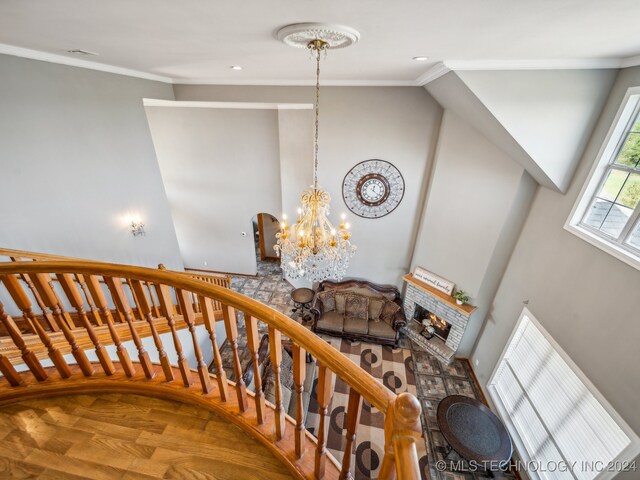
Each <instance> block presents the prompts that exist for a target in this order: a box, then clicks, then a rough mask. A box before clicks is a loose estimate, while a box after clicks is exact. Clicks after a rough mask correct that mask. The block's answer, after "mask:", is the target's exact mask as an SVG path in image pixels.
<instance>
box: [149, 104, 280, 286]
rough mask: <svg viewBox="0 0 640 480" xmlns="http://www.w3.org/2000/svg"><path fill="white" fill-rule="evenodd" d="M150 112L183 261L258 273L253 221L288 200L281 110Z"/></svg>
mask: <svg viewBox="0 0 640 480" xmlns="http://www.w3.org/2000/svg"><path fill="white" fill-rule="evenodd" d="M147 116H148V119H149V125H150V126H151V132H152V134H153V140H154V144H155V147H156V152H157V155H158V161H159V163H160V170H161V171H162V178H163V180H164V184H165V188H166V191H167V197H168V199H169V205H170V207H171V213H172V215H173V219H174V223H175V228H176V232H177V235H178V243H179V244H180V252H181V254H182V259H183V261H184V264H185V267H190V268H198V269H202V268H204V269H210V270H216V271H221V272H231V273H242V274H249V275H253V274H255V273H256V258H255V246H254V241H253V230H252V225H251V220H252V218H253V217H254V216H255V215H256V214H257V213H259V212H273V213H274V214H277V213H278V212H280V209H281V205H282V200H281V196H280V157H279V151H278V114H277V111H276V110H239V109H213V108H182V107H147ZM242 232H245V233H246V236H245V237H243V236H242V235H241V233H242ZM205 262H206V265H205Z"/></svg>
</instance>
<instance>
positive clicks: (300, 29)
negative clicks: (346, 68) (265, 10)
mask: <svg viewBox="0 0 640 480" xmlns="http://www.w3.org/2000/svg"><path fill="white" fill-rule="evenodd" d="M276 38H277V39H278V40H280V41H281V42H284V43H286V44H287V45H290V46H292V47H297V48H308V47H309V42H311V41H312V40H322V41H323V42H326V43H327V46H328V48H330V49H332V50H333V49H336V48H344V47H348V46H349V45H353V44H354V43H357V42H358V40H360V33H359V32H358V31H357V30H355V29H353V28H351V27H346V26H344V25H332V24H327V23H294V24H293V25H287V26H286V27H282V28H281V29H280V30H278V31H277V32H276Z"/></svg>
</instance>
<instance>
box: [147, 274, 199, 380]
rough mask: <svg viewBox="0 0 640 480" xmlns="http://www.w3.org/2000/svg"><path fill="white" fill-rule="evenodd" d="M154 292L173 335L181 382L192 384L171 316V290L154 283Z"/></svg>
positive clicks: (187, 363)
mask: <svg viewBox="0 0 640 480" xmlns="http://www.w3.org/2000/svg"><path fill="white" fill-rule="evenodd" d="M155 287H156V293H157V294H158V301H159V302H160V309H161V310H162V314H163V315H164V317H165V318H166V319H167V324H168V325H169V328H170V329H171V336H172V337H173V346H174V348H175V349H176V354H177V355H178V368H179V369H180V375H182V382H183V383H184V385H185V387H189V386H191V385H192V384H193V378H192V376H191V370H190V369H189V362H188V361H187V359H186V358H185V357H184V353H183V352H182V343H181V342H180V338H179V337H178V332H177V331H176V324H175V320H174V318H173V300H172V299H171V290H170V289H169V287H168V286H167V285H160V284H156V285H155Z"/></svg>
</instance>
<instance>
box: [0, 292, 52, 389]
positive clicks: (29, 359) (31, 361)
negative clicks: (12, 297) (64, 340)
mask: <svg viewBox="0 0 640 480" xmlns="http://www.w3.org/2000/svg"><path fill="white" fill-rule="evenodd" d="M0 321H1V322H2V324H3V325H4V328H6V330H7V332H8V333H9V336H10V337H11V340H13V343H14V344H15V346H16V347H18V349H19V350H20V352H21V353H22V359H23V360H24V363H26V364H27V366H28V367H29V370H31V373H33V376H34V377H36V380H38V381H39V382H43V381H45V380H46V379H47V377H48V375H47V372H45V371H44V367H43V366H42V365H41V364H40V361H39V360H38V357H36V354H35V353H33V352H32V351H31V350H30V349H29V347H27V344H26V343H25V342H24V339H23V338H22V334H21V333H20V329H19V328H18V326H17V325H16V323H15V322H14V321H13V318H11V317H10V316H9V315H8V314H7V313H6V312H5V311H4V305H3V304H2V302H0Z"/></svg>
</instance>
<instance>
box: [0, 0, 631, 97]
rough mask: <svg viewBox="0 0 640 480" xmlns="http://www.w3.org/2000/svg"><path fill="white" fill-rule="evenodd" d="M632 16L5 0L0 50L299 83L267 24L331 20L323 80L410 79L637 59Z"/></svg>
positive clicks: (405, 4)
mask: <svg viewBox="0 0 640 480" xmlns="http://www.w3.org/2000/svg"><path fill="white" fill-rule="evenodd" d="M639 17H640V4H639V3H638V2H637V0H617V1H616V2H604V1H602V0H554V1H550V0H534V1H529V2H520V1H514V0H483V1H477V0H448V1H442V0H397V1H388V0H384V1H383V0H349V1H344V0H322V1H319V2H318V1H316V2H313V1H311V0H269V1H264V0H244V1H241V2H233V1H224V2H223V1H203V0H182V1H179V2H177V1H169V0H136V1H130V0H109V1H104V0H83V1H77V0H30V1H24V0H2V2H0V43H1V44H3V45H0V53H13V54H21V55H22V56H32V57H34V58H36V57H37V56H38V54H39V53H38V52H40V53H41V52H44V57H43V56H42V55H41V57H40V58H41V59H49V60H52V61H56V59H57V60H61V63H65V60H64V59H65V58H71V59H72V60H70V62H73V61H77V59H78V57H74V56H73V55H72V54H69V53H67V51H68V50H73V49H82V50H87V51H91V52H96V53H98V54H99V55H98V56H84V57H80V60H82V61H91V62H97V63H100V64H106V65H109V66H112V67H118V68H122V69H130V70H134V71H137V72H142V73H143V74H145V75H147V76H149V75H155V76H158V78H159V79H164V80H167V81H173V82H176V83H220V84H285V85H286V84H304V83H309V82H310V81H312V79H313V73H314V72H313V66H312V65H311V64H310V62H306V61H305V58H306V54H305V53H304V52H301V51H297V50H294V49H292V48H289V47H287V46H285V45H283V44H281V43H279V42H278V41H277V40H276V39H275V38H274V32H275V31H276V30H277V29H278V28H279V27H282V26H283V25H286V24H289V23H294V22H303V21H313V22H330V23H338V24H346V25H349V26H352V27H354V28H356V29H358V30H359V31H360V33H361V35H362V37H361V41H360V42H359V43H358V44H357V45H356V46H355V47H352V48H349V49H346V50H340V51H335V52H331V54H330V55H329V58H328V59H327V61H326V63H325V65H324V67H323V78H324V79H325V83H326V84H330V83H339V84H373V85H375V84H378V85H381V84H387V85H415V84H421V83H424V78H425V76H424V74H425V72H427V71H428V70H429V69H430V67H433V65H435V64H437V63H439V62H445V63H446V64H447V65H449V66H451V67H452V68H454V69H478V70H483V69H492V68H504V69H507V68H515V69H517V68H536V67H538V68H548V67H554V68H570V67H573V68H585V67H586V68H593V67H607V66H608V67H617V66H624V65H631V64H636V63H640V58H638V57H637V56H638V55H640V36H639V35H638V25H637V24H638V22H637V19H638V18H639ZM20 49H29V50H34V51H36V52H35V53H34V52H27V51H25V50H20ZM47 56H48V57H47ZM54 56H60V58H58V57H54ZM415 56H427V57H429V61H427V62H416V61H414V60H412V57H415ZM634 57H636V58H634ZM231 65H241V66H242V67H243V70H240V71H236V70H231V69H230V68H229V67H230V66H231ZM427 76H428V75H427ZM421 79H422V80H421Z"/></svg>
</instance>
